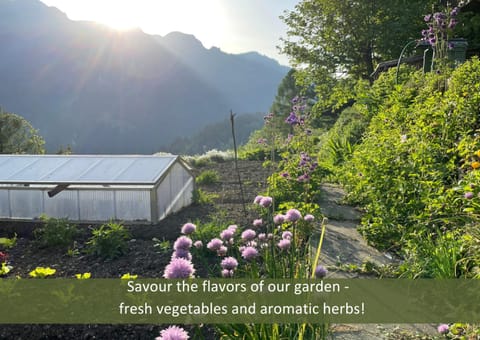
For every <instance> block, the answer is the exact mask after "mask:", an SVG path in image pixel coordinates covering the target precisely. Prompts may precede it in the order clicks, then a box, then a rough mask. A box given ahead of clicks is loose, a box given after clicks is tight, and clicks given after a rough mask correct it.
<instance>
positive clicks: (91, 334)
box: [0, 161, 435, 339]
mask: <svg viewBox="0 0 480 340" xmlns="http://www.w3.org/2000/svg"><path fill="white" fill-rule="evenodd" d="M206 169H209V170H210V169H211V170H216V171H217V172H218V174H219V175H220V181H219V182H218V183H215V184H211V185H201V186H199V188H200V189H202V190H203V191H205V192H208V193H214V194H216V195H217V196H216V198H215V199H214V200H213V203H212V204H207V205H192V206H190V207H188V208H185V209H183V210H182V211H180V212H178V213H176V214H174V215H171V216H169V217H167V218H166V219H164V220H162V221H161V222H159V223H158V224H155V225H131V226H127V228H128V229H129V231H130V233H131V235H132V239H131V240H130V241H129V243H128V251H127V254H126V255H124V256H121V257H120V258H118V259H115V260H103V259H101V258H98V257H95V256H94V255H89V254H86V253H85V251H84V250H85V246H84V244H85V242H86V241H87V239H88V237H89V235H90V229H91V228H92V227H93V226H91V225H80V226H79V227H80V229H81V235H79V237H78V240H77V249H78V251H79V254H78V255H76V256H69V255H67V254H66V251H65V249H39V248H38V246H36V245H35V244H34V242H33V233H32V231H33V229H34V228H36V227H37V225H36V224H35V223H6V222H4V223H2V224H0V237H5V236H7V237H11V236H13V233H16V234H17V235H18V240H17V244H16V245H15V247H13V248H12V249H9V250H8V251H7V253H8V256H9V258H8V260H9V264H10V265H11V266H13V270H12V271H11V272H10V273H9V274H8V276H9V277H14V276H20V277H24V278H25V277H28V273H29V272H30V271H31V270H33V269H34V268H35V267H38V266H47V267H51V268H55V269H56V270H57V271H56V274H55V277H65V278H72V277H74V275H75V274H77V273H84V272H90V273H91V274H92V277H94V278H118V277H120V276H121V275H123V274H125V273H132V274H137V275H139V277H142V278H155V277H157V278H158V277H161V276H162V274H163V269H164V267H165V265H166V264H167V263H168V262H169V260H170V255H171V253H170V252H158V251H157V249H156V248H155V247H154V243H155V242H154V241H153V240H152V238H154V237H155V238H158V239H160V240H162V239H165V240H169V241H173V240H175V239H176V238H177V237H178V236H179V233H180V227H181V226H182V225H183V224H184V223H186V222H189V221H190V222H194V221H201V222H207V221H209V220H211V219H212V218H213V217H214V216H215V215H218V214H221V215H222V216H223V218H224V219H225V220H226V221H231V223H236V224H238V225H239V226H240V227H242V226H246V225H250V224H251V222H252V221H253V219H255V218H257V216H256V212H255V210H254V209H252V204H251V202H253V199H254V198H255V196H256V195H257V194H258V193H261V192H262V191H264V189H265V188H266V185H267V183H266V179H267V177H268V175H269V173H270V169H268V168H264V167H263V166H262V163H261V162H259V161H241V162H239V170H240V174H241V178H242V182H243V187H242V189H243V190H240V186H239V184H238V177H237V174H236V172H235V165H234V163H233V162H223V163H213V164H209V165H208V166H207V167H205V168H198V169H193V171H194V173H195V174H196V175H198V174H199V173H201V172H202V171H204V170H206ZM322 189H323V190H322V192H324V196H323V199H322V202H320V203H321V206H322V207H323V211H322V212H323V213H324V214H325V215H326V216H328V217H329V222H328V225H327V232H326V238H325V242H324V245H323V249H322V258H321V260H322V261H323V263H325V264H326V265H327V266H329V268H330V272H329V277H331V278H342V277H357V276H359V275H364V274H359V273H352V272H350V271H344V270H343V269H342V268H341V267H338V264H339V263H340V262H342V263H353V264H357V265H361V264H362V263H363V262H364V261H366V260H368V261H372V262H374V263H376V264H378V265H383V264H388V263H391V262H392V261H393V259H392V257H391V256H390V255H389V254H382V253H380V252H378V251H377V250H376V249H374V248H372V247H369V246H368V245H367V243H366V242H365V241H364V240H363V238H362V237H361V236H360V235H359V233H358V232H357V230H356V225H357V224H358V219H359V217H360V211H358V210H357V209H355V208H352V207H347V206H344V205H342V204H341V202H342V198H343V195H344V194H343V191H342V190H341V188H339V187H337V186H335V185H325V186H323V188H322ZM242 191H243V200H244V201H245V202H246V204H245V208H244V205H243V204H242ZM242 221H243V222H242ZM242 223H244V224H245V225H242ZM195 267H196V268H199V269H198V270H197V272H198V274H199V275H200V276H205V275H206V272H205V270H202V269H201V264H200V263H198V264H197V263H195ZM163 328H164V326H161V325H2V326H1V327H0V339H71V338H75V339H153V338H155V337H156V336H158V334H159V331H160V330H161V329H163ZM185 328H186V329H187V330H188V329H189V327H188V326H186V327H185ZM332 330H333V332H332V336H331V337H332V338H334V339H413V338H420V337H421V338H423V339H429V338H431V336H432V335H433V334H434V331H435V329H434V327H433V326H432V325H429V326H425V325H409V326H406V325H402V327H398V326H397V325H333V326H332ZM200 331H201V332H202V333H203V335H204V336H205V337H206V339H213V338H214V336H213V335H212V331H211V329H209V327H208V326H202V327H201V328H200ZM417 336H418V337H417Z"/></svg>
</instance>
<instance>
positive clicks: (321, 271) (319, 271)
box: [315, 265, 328, 279]
mask: <svg viewBox="0 0 480 340" xmlns="http://www.w3.org/2000/svg"><path fill="white" fill-rule="evenodd" d="M327 273H328V270H327V269H325V267H324V266H321V265H318V266H317V268H315V277H316V278H317V279H322V278H324V277H325V276H326V275H327Z"/></svg>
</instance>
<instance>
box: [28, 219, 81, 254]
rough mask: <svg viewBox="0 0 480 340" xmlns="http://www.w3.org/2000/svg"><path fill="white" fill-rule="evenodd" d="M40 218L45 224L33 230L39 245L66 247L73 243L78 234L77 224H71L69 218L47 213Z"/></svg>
mask: <svg viewBox="0 0 480 340" xmlns="http://www.w3.org/2000/svg"><path fill="white" fill-rule="evenodd" d="M40 219H41V220H42V222H43V225H42V226H41V227H40V228H37V229H35V231H34V232H33V233H34V237H35V241H36V242H37V244H38V246H39V247H42V248H51V247H62V248H66V247H68V246H70V245H72V244H73V242H74V240H75V237H76V236H77V235H78V228H77V226H76V225H74V224H70V223H69V222H68V220H67V219H63V218H53V217H48V216H46V215H42V216H41V217H40Z"/></svg>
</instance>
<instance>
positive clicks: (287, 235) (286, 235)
mask: <svg viewBox="0 0 480 340" xmlns="http://www.w3.org/2000/svg"><path fill="white" fill-rule="evenodd" d="M292 237H293V234H292V233H291V232H290V231H288V230H287V231H284V232H283V233H282V238H283V239H284V240H285V239H289V240H290V239H292Z"/></svg>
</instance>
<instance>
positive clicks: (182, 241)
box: [173, 236, 192, 250]
mask: <svg viewBox="0 0 480 340" xmlns="http://www.w3.org/2000/svg"><path fill="white" fill-rule="evenodd" d="M191 247H192V240H191V239H190V238H189V237H187V236H180V237H179V238H177V240H176V241H175V243H174V244H173V249H174V250H178V249H185V250H188V249H190V248H191Z"/></svg>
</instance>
